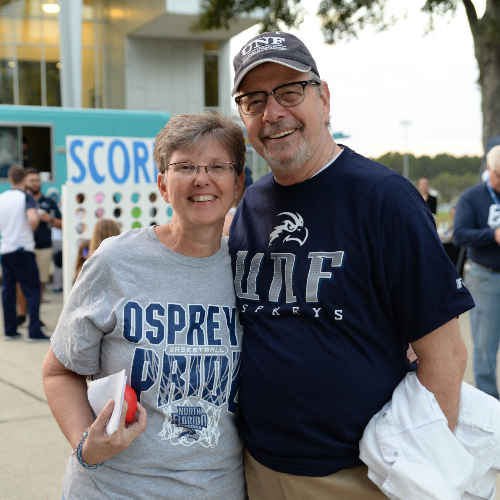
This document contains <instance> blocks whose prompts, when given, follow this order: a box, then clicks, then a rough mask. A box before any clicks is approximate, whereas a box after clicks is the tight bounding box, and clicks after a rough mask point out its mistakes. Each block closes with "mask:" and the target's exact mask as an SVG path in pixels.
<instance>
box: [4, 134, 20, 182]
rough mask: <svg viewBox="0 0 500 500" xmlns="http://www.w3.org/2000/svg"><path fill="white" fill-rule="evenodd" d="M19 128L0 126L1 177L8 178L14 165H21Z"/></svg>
mask: <svg viewBox="0 0 500 500" xmlns="http://www.w3.org/2000/svg"><path fill="white" fill-rule="evenodd" d="M19 146H20V145H19V129H18V127H4V126H0V178H7V172H8V171H9V168H10V167H11V166H12V165H19Z"/></svg>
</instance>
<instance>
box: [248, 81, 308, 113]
mask: <svg viewBox="0 0 500 500" xmlns="http://www.w3.org/2000/svg"><path fill="white" fill-rule="evenodd" d="M274 95H275V97H276V100H277V101H278V102H279V103H280V104H281V105H282V106H287V107H288V106H295V105H297V104H300V103H301V102H302V101H303V100H304V87H303V86H302V84H300V83H292V84H290V85H284V86H283V87H279V88H277V89H275V91H274ZM268 97H269V96H267V95H266V93H265V92H254V93H253V94H249V95H245V96H242V98H241V99H240V101H239V103H240V106H241V109H242V111H243V113H245V114H247V115H257V114H259V113H262V111H264V109H265V107H266V104H267V99H268Z"/></svg>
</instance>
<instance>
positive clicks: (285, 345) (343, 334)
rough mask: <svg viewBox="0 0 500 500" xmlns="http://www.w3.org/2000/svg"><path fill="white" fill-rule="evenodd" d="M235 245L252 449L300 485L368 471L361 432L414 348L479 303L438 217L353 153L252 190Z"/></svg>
mask: <svg viewBox="0 0 500 500" xmlns="http://www.w3.org/2000/svg"><path fill="white" fill-rule="evenodd" d="M229 242H230V250H231V256H232V265H233V272H234V274H235V289H236V295H237V300H238V306H239V308H240V310H241V315H242V322H243V323H244V326H245V332H244V339H243V353H242V376H241V390H240V398H239V401H240V407H239V408H240V409H239V411H240V421H239V427H240V432H241V435H242V436H243V438H244V439H245V442H246V446H247V449H248V451H249V452H250V454H251V455H252V456H253V457H254V458H255V459H256V460H258V461H259V462H260V463H262V464H264V465H265V466H267V467H269V468H271V469H273V470H276V471H278V472H286V473H290V474H296V475H307V476H325V475H328V474H332V473H334V472H336V471H338V470H340V469H345V468H350V467H355V466H358V465H361V462H360V460H359V447H358V443H359V440H360V439H361V437H362V433H363V430H364V428H365V426H366V425H367V424H368V421H369V420H370V418H371V417H372V416H373V415H374V414H375V413H376V412H378V411H379V410H380V409H381V407H382V406H383V405H384V404H385V403H386V402H387V401H389V400H390V399H391V397H392V392H393V390H394V388H395V387H396V385H397V384H398V383H399V382H400V381H401V380H402V379H403V377H404V376H405V374H406V373H407V372H408V371H409V364H408V361H407V359H406V351H407V348H408V343H409V342H413V341H416V340H418V339H420V338H421V337H423V336H424V335H426V334H428V333H430V332H432V331H433V330H435V329H437V328H438V327H440V326H442V325H443V324H445V323H447V322H448V321H450V320H451V319H453V318H455V317H457V316H458V315H459V314H461V313H463V312H465V311H467V310H468V309H470V308H471V307H473V306H474V302H473V300H472V298H471V296H470V294H469V292H468V291H467V289H466V288H465V287H464V285H463V282H462V280H461V279H460V276H459V275H458V273H457V272H456V270H455V268H454V266H453V265H452V263H451V261H450V260H449V258H448V257H447V255H446V254H445V252H444V250H443V247H442V244H441V242H440V240H439V238H438V236H437V232H436V228H435V224H434V219H433V217H432V214H431V213H430V211H429V208H428V207H427V205H426V204H425V202H424V200H423V199H422V197H421V195H420V194H419V192H418V191H417V190H416V189H415V188H414V187H413V186H412V185H411V183H409V182H408V181H407V180H405V179H404V178H403V177H402V176H400V175H399V174H397V173H395V172H393V171H392V170H390V169H388V168H386V167H384V166H383V165H380V164H378V163H376V162H373V161H371V160H368V159H366V158H364V157H362V156H360V155H358V154H356V153H355V152H354V151H352V150H350V149H349V148H344V151H343V152H342V154H341V155H340V156H339V157H338V158H337V160H336V161H335V162H334V163H333V164H332V165H330V166H329V167H328V168H326V169H324V170H323V171H322V172H320V173H319V174H318V175H316V176H314V177H312V178H310V179H308V180H306V181H304V182H301V183H299V184H294V185H291V186H282V185H279V184H278V183H277V182H276V181H275V179H274V176H273V175H272V174H268V175H266V176H264V177H263V178H261V179H260V180H259V181H258V182H256V183H255V184H254V185H253V186H252V187H250V188H249V189H248V190H247V192H246V193H245V197H244V199H243V201H242V203H241V204H240V207H239V208H238V210H237V213H236V215H235V217H234V220H233V222H232V225H231V231H230V240H229Z"/></svg>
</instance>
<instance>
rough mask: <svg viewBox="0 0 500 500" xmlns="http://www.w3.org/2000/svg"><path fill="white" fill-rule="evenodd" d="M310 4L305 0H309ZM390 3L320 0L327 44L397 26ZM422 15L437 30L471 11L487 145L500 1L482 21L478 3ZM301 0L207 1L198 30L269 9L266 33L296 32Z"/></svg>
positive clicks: (428, 3)
mask: <svg viewBox="0 0 500 500" xmlns="http://www.w3.org/2000/svg"><path fill="white" fill-rule="evenodd" d="M304 1H305V0H304ZM386 1H387V0H321V3H320V6H319V10H318V16H319V17H320V19H321V25H322V32H323V35H324V38H325V41H326V42H327V43H334V42H335V41H336V40H339V39H342V38H347V39H348V38H350V37H355V36H356V34H357V33H358V32H359V31H360V30H362V29H363V28H364V27H365V26H366V25H373V26H375V27H376V28H377V29H378V30H383V29H386V28H387V27H388V26H390V25H391V24H393V23H394V22H395V19H394V18H393V17H391V16H389V15H388V14H387V12H386V9H385V4H386ZM421 1H422V2H423V5H422V11H423V12H426V13H427V14H429V26H430V28H431V29H432V28H433V19H434V16H436V15H441V16H442V15H444V14H446V13H454V12H455V11H456V9H457V7H458V4H459V3H460V2H462V3H463V5H464V7H465V11H466V13H467V19H468V21H469V26H470V30H471V32H472V38H473V40H474V49H475V56H476V59H477V63H478V66H479V84H480V86H481V94H482V105H481V106H482V113H483V145H484V146H486V141H487V140H488V139H489V138H490V137H493V136H495V135H500V0H487V1H486V10H485V13H484V15H483V17H482V18H481V19H479V17H478V15H477V11H476V8H475V6H474V2H473V0H421ZM301 2H302V0H202V2H201V8H202V14H201V15H200V19H199V21H198V23H197V25H196V28H197V29H200V30H210V29H221V28H226V29H227V28H228V27H229V22H230V20H231V19H233V18H234V17H236V16H238V15H240V14H244V13H250V12H252V11H254V10H255V9H257V8H261V9H265V10H264V18H263V20H262V23H261V31H262V32H264V31H279V30H281V29H283V28H282V26H285V27H286V28H288V29H290V28H297V27H298V26H299V25H300V23H301V22H302V21H303V19H304V15H305V10H304V8H303V7H302V5H301Z"/></svg>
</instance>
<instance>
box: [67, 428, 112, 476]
mask: <svg viewBox="0 0 500 500" xmlns="http://www.w3.org/2000/svg"><path fill="white" fill-rule="evenodd" d="M89 429H90V427H87V428H86V429H85V430H84V431H83V437H82V440H81V441H80V443H79V444H78V446H77V447H76V450H75V451H74V452H73V453H72V454H71V456H73V455H75V454H76V459H77V460H78V461H79V462H80V465H81V466H82V467H84V468H85V469H87V470H95V469H97V468H98V467H100V466H101V465H102V464H103V463H104V462H101V463H100V464H94V465H89V464H87V463H85V462H84V461H83V458H82V447H83V443H85V440H86V439H87V436H88V435H89Z"/></svg>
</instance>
